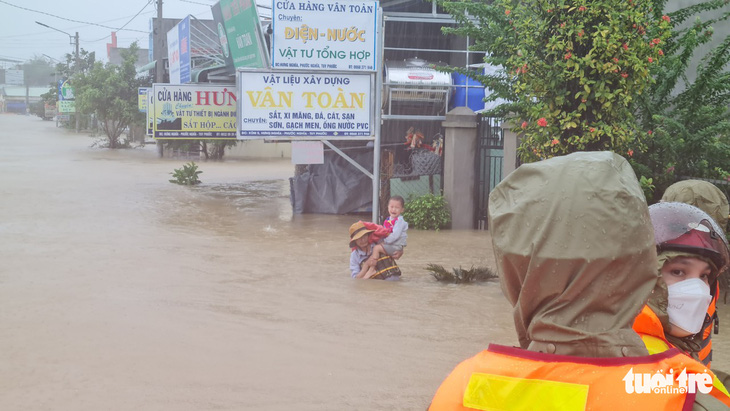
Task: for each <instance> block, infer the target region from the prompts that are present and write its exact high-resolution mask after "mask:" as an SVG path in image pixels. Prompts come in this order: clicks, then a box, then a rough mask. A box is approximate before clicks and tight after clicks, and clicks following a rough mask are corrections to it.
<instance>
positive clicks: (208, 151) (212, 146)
mask: <svg viewBox="0 0 730 411" xmlns="http://www.w3.org/2000/svg"><path fill="white" fill-rule="evenodd" d="M237 144H238V141H236V140H200V148H201V151H202V152H203V154H204V155H205V159H206V160H223V156H224V155H225V154H226V148H228V147H235V146H236V145H237Z"/></svg>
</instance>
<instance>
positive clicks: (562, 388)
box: [429, 344, 730, 411]
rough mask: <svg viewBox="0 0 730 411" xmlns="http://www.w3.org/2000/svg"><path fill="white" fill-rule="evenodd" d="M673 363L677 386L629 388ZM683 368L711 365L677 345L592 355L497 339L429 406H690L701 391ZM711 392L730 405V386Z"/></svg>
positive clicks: (439, 409)
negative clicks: (644, 352) (690, 385)
mask: <svg viewBox="0 0 730 411" xmlns="http://www.w3.org/2000/svg"><path fill="white" fill-rule="evenodd" d="M670 369H671V370H673V372H672V375H673V377H674V380H673V382H674V385H673V386H672V387H670V388H671V391H673V392H652V393H639V392H638V391H636V392H632V393H629V392H630V390H629V385H630V384H631V386H632V389H635V388H634V387H639V386H641V385H640V384H641V382H637V379H638V380H642V377H643V376H645V375H651V376H654V375H665V374H666V373H669V371H668V370H670ZM660 370H661V371H660ZM682 370H686V375H691V374H695V375H696V374H700V373H704V372H705V371H706V370H705V367H704V366H703V365H702V364H701V363H699V362H697V361H695V360H693V359H692V358H690V357H688V356H686V355H684V354H682V353H681V352H680V351H679V350H677V349H671V350H669V351H665V352H663V353H660V354H655V355H650V356H645V357H621V358H587V357H573V356H565V355H555V354H543V353H538V352H533V351H527V350H522V349H519V348H511V347H504V346H500V345H494V344H492V345H490V346H489V348H488V349H487V350H485V351H482V352H481V353H479V354H477V355H476V356H474V357H472V358H470V359H468V360H466V361H464V362H462V363H461V364H459V365H458V366H457V367H456V368H455V369H454V371H453V372H452V373H451V374H450V375H449V376H448V377H447V378H446V380H444V382H443V383H442V384H441V386H440V387H439V389H438V391H437V392H436V395H435V396H434V398H433V401H432V402H431V406H430V407H429V410H431V411H444V410H449V411H450V410H537V409H539V410H560V411H574V410H594V411H596V410H607V411H616V410H665V409H666V410H681V409H683V408H684V407H689V408H688V409H691V407H692V404H693V403H694V400H695V396H696V393H681V392H679V391H680V390H679V387H680V386H679V383H678V380H677V377H678V376H679V375H680V373H681V372H682ZM707 372H708V373H709V371H707ZM632 373H633V374H632ZM632 376H633V377H634V379H633V380H632V378H631V377H632ZM697 377H698V378H699V377H700V376H697ZM693 378H694V376H693ZM634 384H636V385H634ZM710 395H713V396H714V397H715V398H718V399H719V400H720V401H722V402H723V403H724V404H726V405H728V406H730V397H728V395H727V393H726V392H725V393H723V392H722V391H721V390H719V389H718V388H716V387H714V386H713V387H712V391H711V392H710Z"/></svg>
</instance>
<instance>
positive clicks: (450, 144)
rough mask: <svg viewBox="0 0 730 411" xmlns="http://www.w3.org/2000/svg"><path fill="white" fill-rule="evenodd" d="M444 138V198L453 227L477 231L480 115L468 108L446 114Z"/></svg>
mask: <svg viewBox="0 0 730 411" xmlns="http://www.w3.org/2000/svg"><path fill="white" fill-rule="evenodd" d="M441 125H442V126H443V127H444V129H445V133H446V135H445V138H444V197H445V198H446V201H448V202H449V206H450V207H451V228H452V229H455V230H464V229H473V228H474V218H475V217H474V184H475V179H476V176H475V174H476V170H475V167H476V166H475V164H474V161H475V158H476V152H477V115H476V114H475V113H474V112H473V111H472V110H471V109H470V108H469V107H454V109H453V110H451V111H449V112H448V113H446V121H444V122H442V123H441Z"/></svg>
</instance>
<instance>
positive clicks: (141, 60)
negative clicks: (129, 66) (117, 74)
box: [106, 31, 150, 68]
mask: <svg viewBox="0 0 730 411" xmlns="http://www.w3.org/2000/svg"><path fill="white" fill-rule="evenodd" d="M122 50H127V49H126V48H122V47H117V33H116V32H115V31H113V32H112V41H111V43H107V44H106V57H107V59H108V60H109V63H111V64H114V65H117V66H118V65H121V64H122V61H123V60H124V59H123V58H122ZM149 52H150V51H149V50H148V49H142V48H141V49H139V50H137V62H136V63H135V64H134V66H135V67H136V68H140V67H144V66H146V65H147V64H148V63H149V62H150V60H149Z"/></svg>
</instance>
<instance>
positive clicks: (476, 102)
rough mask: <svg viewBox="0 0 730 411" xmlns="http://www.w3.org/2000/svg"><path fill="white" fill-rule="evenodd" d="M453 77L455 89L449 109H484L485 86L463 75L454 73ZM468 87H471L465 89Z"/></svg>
mask: <svg viewBox="0 0 730 411" xmlns="http://www.w3.org/2000/svg"><path fill="white" fill-rule="evenodd" d="M452 76H453V79H454V86H455V87H454V93H453V94H452V98H451V104H449V109H452V108H454V107H469V108H470V109H472V110H474V111H477V110H482V109H484V85H483V84H482V83H480V82H478V81H476V80H474V79H472V78H469V77H466V76H465V75H463V74H461V73H453V74H452ZM466 85H468V86H469V87H468V88H467V87H465V86H466Z"/></svg>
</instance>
